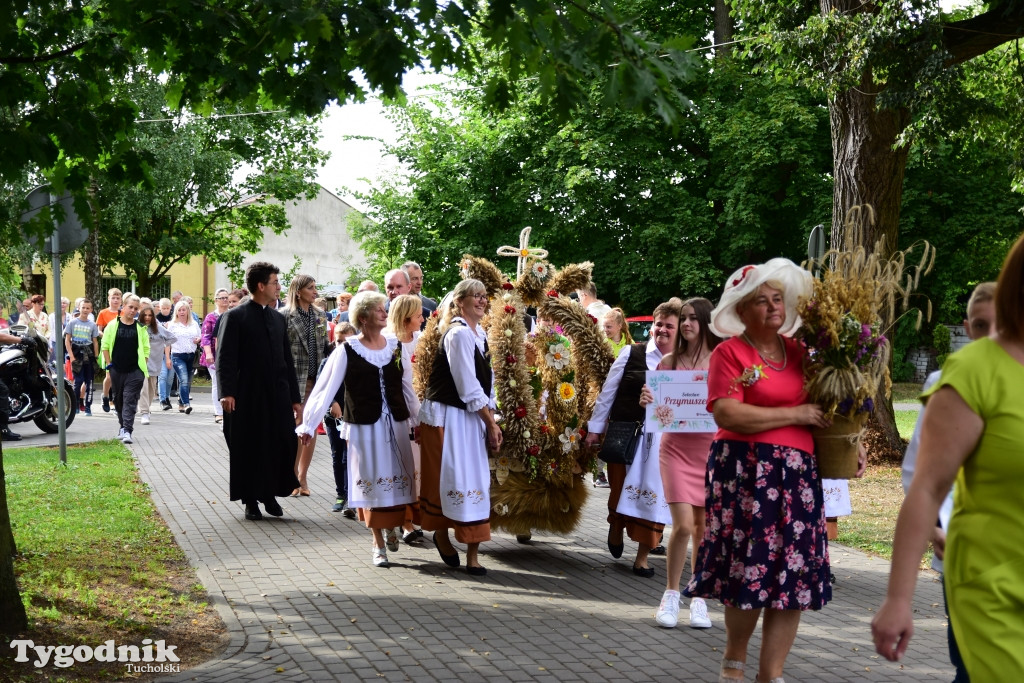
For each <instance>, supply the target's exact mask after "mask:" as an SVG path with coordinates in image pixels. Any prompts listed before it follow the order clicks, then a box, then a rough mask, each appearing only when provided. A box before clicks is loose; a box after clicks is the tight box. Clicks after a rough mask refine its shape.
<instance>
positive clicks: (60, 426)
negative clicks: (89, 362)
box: [50, 195, 71, 466]
mask: <svg viewBox="0 0 1024 683" xmlns="http://www.w3.org/2000/svg"><path fill="white" fill-rule="evenodd" d="M57 199H58V198H57V197H54V196H53V195H50V207H51V210H52V207H53V206H55V205H56V204H57ZM50 253H51V254H52V255H53V297H54V302H53V309H54V312H53V326H54V334H57V332H58V328H59V332H60V334H59V335H57V343H56V344H55V346H54V355H53V359H54V363H55V364H56V366H57V367H56V368H55V370H56V373H55V375H56V376H55V384H56V389H57V443H58V445H59V446H60V462H61V464H62V465H65V466H66V465H67V464H68V432H67V427H66V425H65V424H64V414H65V413H64V411H65V409H66V408H68V407H70V406H66V403H67V400H66V398H67V397H66V396H65V395H64V363H61V362H59V361H58V360H57V359H58V358H59V359H63V358H64V311H63V310H62V307H61V295H60V225H59V224H58V223H57V219H56V218H54V220H53V237H52V238H51V239H50ZM68 308H69V309H70V308H71V307H70V306H69V307H68ZM70 312H71V311H70V310H69V311H68V313H70Z"/></svg>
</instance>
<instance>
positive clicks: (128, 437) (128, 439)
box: [121, 432, 132, 443]
mask: <svg viewBox="0 0 1024 683" xmlns="http://www.w3.org/2000/svg"><path fill="white" fill-rule="evenodd" d="M121 441H122V442H123V443H131V442H132V433H131V432H125V433H124V436H122V437H121Z"/></svg>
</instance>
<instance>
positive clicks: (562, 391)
mask: <svg viewBox="0 0 1024 683" xmlns="http://www.w3.org/2000/svg"><path fill="white" fill-rule="evenodd" d="M558 398H560V399H562V400H563V401H566V402H569V401H571V400H573V399H574V398H576V388H575V387H573V385H572V384H570V383H569V382H562V383H561V384H559V385H558Z"/></svg>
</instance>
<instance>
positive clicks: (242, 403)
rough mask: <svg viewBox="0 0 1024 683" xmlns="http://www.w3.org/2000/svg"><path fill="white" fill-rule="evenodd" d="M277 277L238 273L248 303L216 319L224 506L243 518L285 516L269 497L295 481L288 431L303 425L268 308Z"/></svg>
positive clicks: (278, 322)
mask: <svg viewBox="0 0 1024 683" xmlns="http://www.w3.org/2000/svg"><path fill="white" fill-rule="evenodd" d="M279 273H280V270H279V269H278V268H277V267H276V266H274V265H273V264H271V263H267V262H265V261H257V262H256V263H253V264H252V265H250V266H249V268H248V270H246V273H245V284H246V286H247V287H248V288H249V293H250V297H251V298H250V300H249V301H248V302H247V303H243V304H240V305H238V306H236V307H235V308H232V309H231V310H229V311H228V312H227V313H225V314H224V315H222V316H221V318H220V326H219V327H220V329H219V330H218V332H217V375H218V380H219V385H220V393H221V396H222V398H221V399H220V401H221V404H222V405H223V407H224V438H225V439H226V440H227V442H228V452H229V453H230V456H231V475H230V479H231V481H230V492H231V500H239V499H240V500H241V501H242V503H243V504H244V505H245V518H246V519H249V520H258V519H262V518H263V514H262V513H261V512H260V509H259V506H258V505H257V504H256V503H257V501H259V502H260V503H263V507H264V508H265V509H266V511H267V514H270V515H274V516H275V517H280V516H281V515H282V514H284V511H283V510H282V509H281V505H280V503H278V502H277V500H276V496H287V495H289V494H290V493H291V492H292V491H293V490H294V489H295V488H296V487H297V486H298V485H299V480H298V479H297V478H296V476H295V449H296V447H297V446H298V437H296V436H295V425H296V424H299V423H301V422H302V404H301V402H300V399H299V385H298V384H297V382H296V380H295V368H294V363H293V361H292V352H291V349H290V348H289V346H288V334H287V331H286V329H285V319H284V316H282V315H281V314H280V313H278V312H277V310H276V308H275V306H276V304H277V299H278V296H279V295H280V293H281V284H280V282H278V274H279Z"/></svg>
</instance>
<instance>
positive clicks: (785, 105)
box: [354, 16, 831, 314]
mask: <svg viewBox="0 0 1024 683" xmlns="http://www.w3.org/2000/svg"><path fill="white" fill-rule="evenodd" d="M707 20H708V19H707V16H702V17H701V21H707ZM709 67H710V63H704V64H703V68H702V70H701V73H700V75H699V76H698V77H697V78H695V79H694V80H693V81H691V82H690V84H689V85H688V89H689V91H690V92H691V94H692V95H693V97H694V104H695V109H694V112H693V114H692V115H691V116H689V117H687V118H686V120H685V121H684V122H683V123H682V124H681V125H680V127H679V128H678V129H670V128H666V127H665V126H664V125H662V124H661V122H660V121H658V120H657V119H656V118H655V117H653V116H651V115H644V114H642V113H634V112H623V111H621V110H617V109H610V108H606V107H604V106H603V103H602V98H601V94H600V93H601V91H602V86H601V84H595V86H594V90H593V92H592V97H591V100H590V103H589V105H588V107H587V108H586V109H585V110H584V111H583V113H582V115H580V116H578V117H575V118H574V119H573V120H572V121H568V122H565V121H561V120H559V119H558V118H557V117H555V116H553V115H551V113H550V112H549V111H548V110H547V108H546V107H544V106H543V103H542V101H541V99H540V98H532V99H529V98H524V99H522V100H520V101H519V102H517V103H515V104H513V106H512V107H511V108H510V109H509V110H507V111H505V112H495V111H494V110H493V109H491V108H489V107H488V106H487V105H486V103H485V101H484V99H483V97H482V94H481V92H482V90H481V88H480V87H478V83H477V81H476V80H475V77H473V76H471V77H465V78H460V79H459V80H458V83H457V84H456V85H455V86H454V87H453V88H452V89H451V90H450V91H449V92H448V93H446V94H443V95H440V96H438V98H436V99H435V100H434V101H432V102H431V103H428V104H424V103H421V102H414V103H410V104H407V105H406V106H405V107H395V109H394V113H393V115H394V116H395V117H396V118H397V119H398V120H399V121H400V125H401V129H402V136H401V141H400V142H399V143H398V144H396V145H394V146H391V147H390V148H389V149H388V151H389V152H390V153H391V154H394V155H395V156H396V157H397V158H398V159H399V160H400V161H402V162H404V163H405V164H406V165H407V166H408V169H409V170H408V175H407V176H406V177H401V178H392V179H388V180H386V181H384V182H383V183H382V184H380V185H379V186H378V187H377V188H376V189H374V190H372V191H371V192H369V193H367V194H366V195H364V196H361V197H360V198H361V199H362V200H363V201H364V202H365V203H366V204H367V205H368V206H369V207H370V209H369V211H368V215H369V217H370V218H371V219H372V221H367V222H361V223H359V224H358V225H357V226H356V227H355V229H354V233H355V235H356V236H357V237H358V238H360V239H362V240H363V248H364V250H365V251H367V252H368V255H369V256H370V257H371V259H372V260H374V261H375V262H376V264H377V265H376V269H377V270H379V271H380V272H383V271H384V270H386V269H387V268H388V267H391V266H393V265H394V264H396V263H400V262H401V261H402V260H404V259H405V258H413V259H415V260H417V261H418V262H420V263H421V264H423V265H424V267H425V268H426V269H427V270H428V272H429V274H430V275H429V278H428V279H429V280H430V282H431V283H432V284H436V285H439V286H440V287H441V288H442V289H443V288H444V287H447V286H451V285H453V284H454V282H455V281H456V280H457V278H458V260H459V258H460V257H461V255H462V254H463V253H467V252H468V253H474V254H479V255H483V256H487V257H493V254H494V252H495V250H496V249H497V247H498V246H501V245H504V244H510V243H511V241H514V240H515V236H516V235H518V234H519V231H520V230H521V229H522V228H523V227H525V226H527V225H529V226H531V227H532V229H533V232H532V235H531V242H533V243H534V244H536V245H538V246H543V247H544V248H545V249H547V250H548V251H549V252H550V258H551V260H552V262H554V263H572V262H578V261H582V260H589V261H593V262H594V263H595V268H594V280H595V283H596V285H597V288H598V292H599V295H600V296H601V297H602V298H604V299H605V300H606V301H608V302H609V303H612V304H621V305H623V306H624V307H625V308H626V309H627V311H629V312H632V313H640V314H642V313H647V312H649V311H650V310H652V309H653V307H654V306H655V305H657V304H658V303H660V302H661V301H664V300H665V299H666V298H668V297H669V296H675V295H683V296H693V295H705V296H709V297H711V298H717V296H718V294H719V293H720V290H721V282H722V279H723V278H724V275H725V274H726V273H728V272H731V271H732V270H733V269H734V268H735V267H736V264H737V263H739V264H743V263H751V262H756V261H758V260H763V259H765V258H768V257H771V256H776V255H780V254H782V255H787V256H790V257H791V258H794V259H796V260H800V259H801V258H803V253H804V250H805V246H804V245H805V244H806V234H807V233H808V232H809V231H810V229H811V227H812V226H813V225H814V224H815V223H819V222H827V220H828V196H829V194H830V192H831V185H830V183H829V181H828V178H827V172H828V170H829V168H830V161H831V158H830V155H829V149H828V141H829V138H828V120H827V113H826V110H825V108H824V100H823V99H822V98H820V97H819V98H818V99H817V100H815V98H814V97H813V96H808V95H807V94H806V93H805V92H804V91H803V90H802V89H800V88H796V87H793V86H790V87H779V86H776V85H775V84H774V83H773V82H772V80H771V79H770V78H767V77H764V76H751V75H750V74H745V73H743V72H741V71H739V70H737V69H735V68H734V67H733V66H732V65H730V64H729V63H728V62H722V63H716V64H715V68H713V69H712V68H709Z"/></svg>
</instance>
